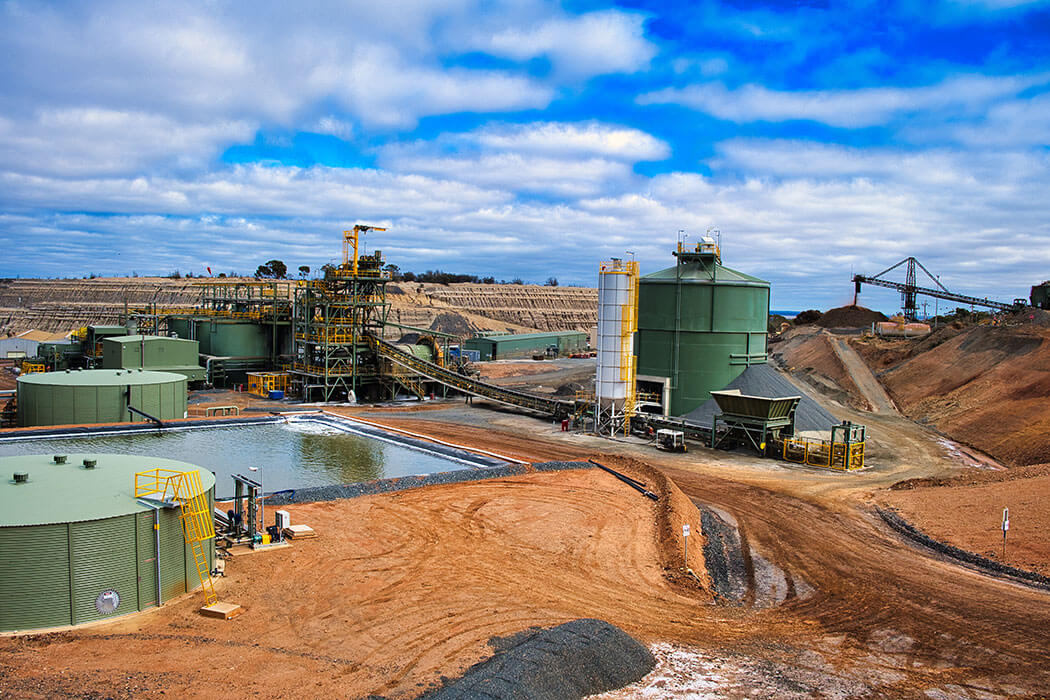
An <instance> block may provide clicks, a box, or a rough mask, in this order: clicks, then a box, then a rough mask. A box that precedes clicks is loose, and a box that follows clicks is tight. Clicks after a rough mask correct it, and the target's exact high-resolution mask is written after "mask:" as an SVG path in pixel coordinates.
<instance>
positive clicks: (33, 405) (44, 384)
mask: <svg viewBox="0 0 1050 700" xmlns="http://www.w3.org/2000/svg"><path fill="white" fill-rule="evenodd" d="M129 405H130V406H132V407H134V408H137V409H139V410H140V411H143V412H145V413H148V414H149V415H151V416H153V417H155V418H158V419H160V420H162V421H163V420H172V419H176V418H185V417H186V377H184V376H183V375H181V374H174V373H172V372H149V371H144V370H137V369H133V370H127V369H116V370H114V369H88V370H65V371H62V372H37V373H33V374H27V375H25V376H22V377H19V378H18V425H20V426H23V427H28V426H35V425H82V424H88V423H126V422H132V423H135V422H141V421H145V420H146V419H145V418H143V417H142V416H140V415H138V414H132V413H131V412H130V411H128V406H129Z"/></svg>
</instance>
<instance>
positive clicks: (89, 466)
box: [84, 459, 98, 469]
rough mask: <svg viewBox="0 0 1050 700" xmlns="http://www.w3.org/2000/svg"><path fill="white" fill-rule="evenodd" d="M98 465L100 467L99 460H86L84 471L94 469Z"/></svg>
mask: <svg viewBox="0 0 1050 700" xmlns="http://www.w3.org/2000/svg"><path fill="white" fill-rule="evenodd" d="M96 465H98V460H97V459H85V460H84V469H94V468H95V466H96Z"/></svg>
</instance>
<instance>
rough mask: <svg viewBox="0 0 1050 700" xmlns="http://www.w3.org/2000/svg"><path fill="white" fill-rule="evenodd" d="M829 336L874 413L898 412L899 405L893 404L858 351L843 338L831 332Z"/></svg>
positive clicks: (833, 347) (836, 352)
mask: <svg viewBox="0 0 1050 700" xmlns="http://www.w3.org/2000/svg"><path fill="white" fill-rule="evenodd" d="M829 336H830V338H831V347H832V349H833V350H834V351H835V354H836V355H837V356H838V358H839V359H840V360H841V361H842V364H843V365H845V366H846V370H847V371H848V372H849V375H850V378H851V379H852V380H853V383H854V384H855V385H856V386H857V388H858V389H860V392H861V393H862V394H863V395H864V398H865V399H866V400H867V401H868V403H869V404H870V405H871V408H872V411H873V412H874V413H896V412H897V407H896V406H894V405H893V400H892V399H891V398H890V396H889V394H887V393H886V390H885V389H883V388H882V384H880V383H879V380H878V379H876V377H875V375H874V374H873V373H872V371H871V369H870V368H869V367H868V364H867V363H866V362H864V360H863V359H862V358H861V356H860V355H858V354H857V351H856V350H854V349H853V348H851V347H850V346H849V343H847V342H846V341H845V340H843V339H842V338H839V337H837V336H834V335H831V334H829Z"/></svg>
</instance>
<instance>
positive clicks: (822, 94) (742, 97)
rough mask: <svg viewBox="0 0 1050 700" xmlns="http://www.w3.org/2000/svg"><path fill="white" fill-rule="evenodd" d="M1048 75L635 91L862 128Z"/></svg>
mask: <svg viewBox="0 0 1050 700" xmlns="http://www.w3.org/2000/svg"><path fill="white" fill-rule="evenodd" d="M1047 79H1048V76H1047V75H1045V74H1043V75H1037V76H1008V77H989V76H982V75H964V76H958V77H953V78H949V79H947V80H945V81H943V82H941V83H939V84H937V85H930V86H924V87H909V88H898V87H875V88H859V89H855V90H798V91H791V92H789V91H778V90H770V89H768V88H766V87H763V86H761V85H744V86H742V87H740V88H737V89H735V90H729V89H727V88H726V87H725V86H724V85H722V84H721V83H704V84H700V85H692V86H689V87H686V88H681V89H678V88H666V89H663V90H657V91H655V92H650V93H646V94H643V95H640V96H639V97H638V98H637V102H638V103H639V104H642V105H652V104H680V105H683V106H685V107H690V108H692V109H695V110H697V111H701V112H705V113H707V114H711V115H712V116H715V117H718V118H719V119H726V120H729V121H734V122H739V123H745V122H754V121H772V122H779V121H788V120H794V119H804V120H812V121H817V122H822V123H824V124H828V125H830V126H837V127H846V128H862V127H868V126H878V125H884V124H887V123H888V122H890V121H891V120H892V119H894V118H896V117H898V116H901V115H904V114H909V113H914V112H923V111H930V110H941V109H946V108H951V109H954V110H961V111H963V112H967V111H970V110H974V109H977V108H982V107H984V106H986V105H987V104H988V103H989V102H991V101H993V100H996V99H1001V98H1004V97H1010V96H1013V95H1016V94H1017V93H1018V92H1020V91H1022V90H1024V89H1026V88H1029V87H1031V86H1033V85H1038V84H1040V83H1042V82H1045V81H1046V80H1047Z"/></svg>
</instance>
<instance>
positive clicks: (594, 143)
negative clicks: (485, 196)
mask: <svg viewBox="0 0 1050 700" xmlns="http://www.w3.org/2000/svg"><path fill="white" fill-rule="evenodd" d="M669 155H670V149H669V148H668V146H667V144H665V143H664V142H662V141H660V140H659V139H656V138H654V137H652V136H651V135H649V134H647V133H645V132H643V131H639V130H638V129H632V128H628V127H622V126H616V125H609V124H602V123H599V122H585V123H578V124H573V123H555V122H537V123H533V124H492V125H487V126H484V127H482V128H480V129H477V130H475V131H471V132H466V133H461V134H445V135H443V136H441V137H439V138H438V139H435V140H433V141H428V142H424V141H417V142H414V143H410V144H403V145H394V146H390V147H387V148H384V149H382V151H381V153H380V157H379V162H380V164H381V165H382V166H383V167H385V168H388V169H391V170H393V171H396V172H400V173H420V174H425V175H429V176H434V177H448V178H453V179H455V180H457V181H460V182H468V183H471V184H474V185H478V186H482V187H487V188H497V189H501V190H505V191H509V192H523V193H532V194H553V195H557V196H560V197H567V198H578V197H590V196H593V195H595V194H596V193H598V192H600V191H602V190H607V189H608V188H610V187H612V188H616V189H623V188H625V187H628V186H630V184H631V183H632V182H633V181H634V179H635V178H634V175H633V170H632V165H633V164H634V163H636V162H638V161H640V160H659V159H662V158H666V157H668V156H669Z"/></svg>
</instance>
